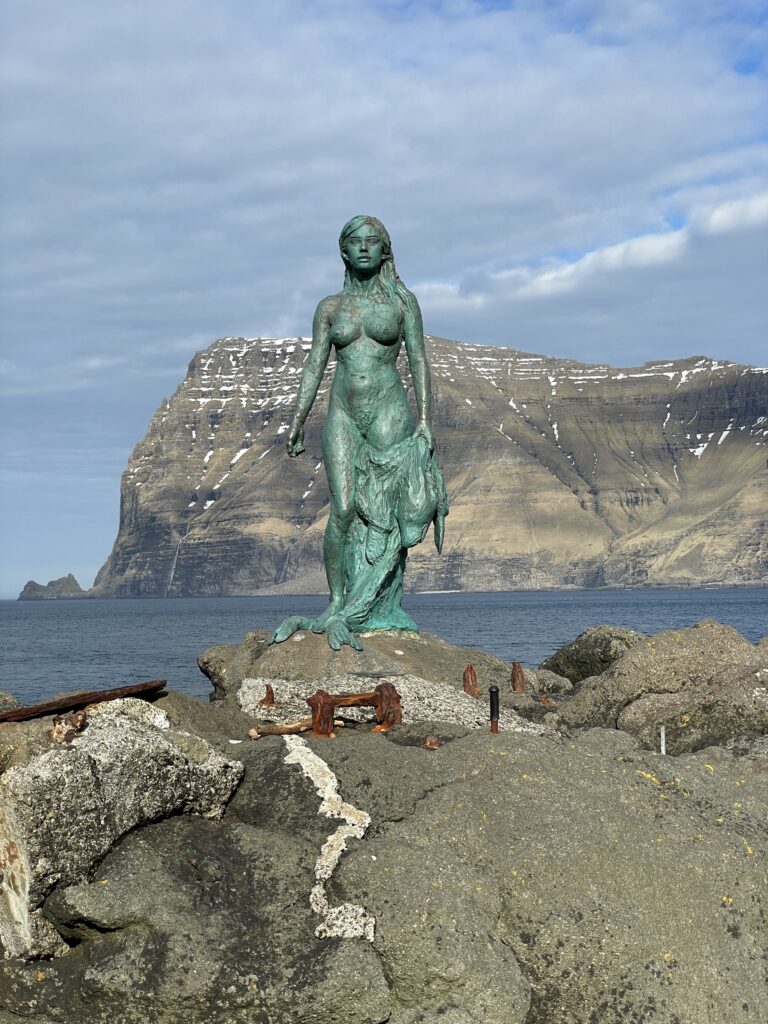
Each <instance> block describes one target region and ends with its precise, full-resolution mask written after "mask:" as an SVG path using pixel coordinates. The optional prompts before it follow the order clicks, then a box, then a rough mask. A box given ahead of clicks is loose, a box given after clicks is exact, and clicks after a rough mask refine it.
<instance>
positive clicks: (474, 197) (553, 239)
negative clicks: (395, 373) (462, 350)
mask: <svg viewBox="0 0 768 1024" xmlns="http://www.w3.org/2000/svg"><path fill="white" fill-rule="evenodd" d="M4 22H5V24H4V36H3V41H2V43H0V46H1V47H2V53H0V58H2V60H0V65H2V71H1V72H0V74H2V81H1V82H0V87H2V89H3V92H4V96H5V98H6V101H5V109H4V124H3V139H4V150H5V154H6V159H5V161H4V162H3V166H2V169H0V190H1V191H2V194H3V195H4V196H12V197H13V201H12V203H11V202H6V204H5V206H4V208H3V210H2V217H1V218H0V252H2V256H0V259H2V267H1V268H0V270H1V273H0V302H1V303H2V310H3V318H2V321H3V332H4V340H3V348H4V352H5V358H6V360H7V361H8V363H10V364H11V365H10V372H9V373H8V375H7V377H6V383H7V387H6V391H5V398H6V402H5V409H4V411H3V416H4V419H5V420H10V421H14V420H16V419H18V420H19V422H21V421H24V422H25V423H27V426H28V431H29V433H28V435H27V441H26V442H25V443H26V444H27V445H28V446H29V447H30V449H31V448H35V447H37V451H38V455H37V458H38V459H42V458H44V455H43V454H41V452H42V449H41V446H40V445H37V446H36V445H35V438H36V436H37V435H36V430H37V429H38V426H36V424H42V423H45V422H47V420H48V418H49V417H51V416H53V415H66V414H67V413H66V411H65V410H66V408H67V405H66V402H67V398H66V396H67V395H70V396H71V395H73V394H79V395H81V396H87V398H88V401H87V402H86V403H85V404H87V405H89V406H92V407H94V408H98V409H99V410H101V412H100V415H103V416H105V417H111V420H110V423H111V422H114V424H115V426H116V427H117V428H119V430H120V431H122V439H123V441H122V443H123V447H124V448H125V449H126V450H127V449H129V448H130V446H131V445H132V444H133V442H135V441H136V440H137V439H138V437H139V436H140V435H141V434H142V433H143V431H144V429H145V427H146V419H147V417H148V415H149V413H151V410H152V408H154V407H156V406H157V405H158V404H159V402H160V399H161V398H162V397H163V396H164V395H165V394H167V393H168V392H169V391H171V390H172V389H173V384H174V383H175V381H176V380H178V379H180V378H181V376H182V375H183V373H184V370H185V367H186V364H187V362H188V360H189V358H190V357H191V355H192V353H193V351H194V350H195V349H196V348H200V347H202V346H203V345H204V344H206V343H208V342H209V341H210V340H213V339H214V338H216V337H218V336H221V335H237V334H249V335H263V336H265V335H269V334H278V335H288V334H299V333H307V332H308V331H309V328H310V323H311V317H312V312H313V309H314V306H315V304H316V303H317V301H318V299H319V298H320V297H321V296H323V295H325V294H328V293H329V292H332V291H336V290H337V289H338V288H339V286H340V283H341V268H340V264H339V259H338V252H337V247H336V238H337V234H338V231H339V228H340V227H341V225H342V224H343V223H344V222H345V221H346V220H347V219H348V217H349V216H350V215H351V214H353V213H357V212H361V211H368V212H371V213H375V214H376V215H378V216H380V217H381V218H382V219H383V220H384V222H385V223H386V224H387V226H388V227H389V229H390V231H391V233H392V236H393V239H394V245H395V255H396V258H397V264H398V268H399V270H400V272H401V274H402V276H403V278H404V280H405V281H406V282H408V283H409V284H410V285H411V286H412V287H414V288H415V289H416V290H417V292H418V295H419V298H420V300H421V302H422V305H423V307H424V311H425V316H426V322H427V328H428V330H431V331H432V332H433V333H441V334H445V335H447V336H450V337H458V338H463V339H465V340H474V341H493V342H496V343H505V344H516V345H519V346H520V347H529V348H531V349H534V350H539V351H542V350H547V349H550V350H551V351H563V352H564V351H566V350H569V351H573V352H574V354H576V355H577V357H580V358H583V359H585V360H595V361H597V360H604V359H609V360H610V359H613V360H614V361H617V362H622V363H624V364H627V363H632V362H634V363H638V362H642V361H644V360H645V359H646V358H650V357H651V356H652V354H653V352H654V351H655V350H658V349H664V350H665V351H668V350H669V349H670V348H671V347H676V348H677V349H679V354H681V355H682V354H687V353H688V352H690V351H692V350H693V351H696V350H700V349H701V348H702V346H704V345H706V347H707V348H708V350H709V351H710V352H711V353H712V354H713V355H718V354H722V353H723V350H724V348H725V347H727V353H728V355H729V357H730V358H736V359H742V360H744V361H749V360H757V359H758V355H757V353H758V350H759V348H760V346H762V344H763V343H762V338H764V334H765V324H764V321H763V318H764V315H765V307H764V299H763V291H764V289H763V282H762V280H761V279H760V276H759V275H760V273H761V272H763V268H764V261H763V258H762V257H761V255H760V249H759V245H758V243H757V236H758V233H759V231H760V229H761V225H762V223H763V221H762V220H761V218H762V213H761V210H762V209H763V207H762V206H761V205H760V204H761V203H764V201H765V200H764V199H763V198H761V195H762V193H763V191H764V187H765V186H764V182H765V180H766V173H768V143H766V132H765V127H766V126H765V110H766V109H768V107H767V105H766V102H765V100H766V96H765V93H766V89H765V82H766V69H765V62H764V53H765V52H766V42H767V40H766V21H765V17H764V5H763V4H760V3H757V2H752V0H738V2H732V3H728V4H725V3H723V2H721V0H699V2H696V3H694V2H693V0H675V2H664V3H655V2H648V0H646V2H637V0H631V2H630V0H553V2H552V3H547V4H541V3H538V2H534V0H521V2H517V3H514V4H512V3H504V2H500V0H499V2H496V0H485V2H480V0H407V2H406V0H329V2H327V3H324V4H322V5H317V4H314V3H310V2H309V0H284V2H283V3H281V4H275V5H267V4H252V3H247V2H245V0H221V2H220V3H217V4H210V3H208V2H204V0H166V2H165V3H162V4H156V3H154V4H150V3H149V2H147V0H111V2H110V3H109V4H104V3H99V2H96V0H80V2H78V3H75V4H68V5H62V4H60V3H57V2H54V0H27V2H26V3H24V4H19V5H11V7H10V8H9V10H8V11H7V12H6V13H5V16H4ZM747 257H749V259H748V258H747ZM649 286H652V288H653V291H652V293H650V294H649V290H648V289H649ZM57 395H58V396H59V397H57ZM35 400H37V401H39V402H40V405H39V407H38V408H37V409H35V410H34V414H32V413H30V414H29V416H28V415H27V410H28V407H29V404H30V403H32V402H34V401H35ZM69 414H70V415H71V411H70V413H69ZM102 433H103V430H100V428H99V427H98V425H96V426H94V435H93V436H94V441H93V444H94V446H96V445H98V443H99V441H98V439H99V437H100V435H101V434H102ZM120 468H121V467H119V466H118V465H115V467H114V469H115V473H116V474H118V473H119V469H120Z"/></svg>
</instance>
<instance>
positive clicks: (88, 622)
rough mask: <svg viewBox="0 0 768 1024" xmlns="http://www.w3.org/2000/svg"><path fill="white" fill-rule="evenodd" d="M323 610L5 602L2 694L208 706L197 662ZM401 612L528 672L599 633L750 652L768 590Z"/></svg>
mask: <svg viewBox="0 0 768 1024" xmlns="http://www.w3.org/2000/svg"><path fill="white" fill-rule="evenodd" d="M325 604H326V601H325V598H323V597H318V596H311V597H306V596H304V597H302V596H282V597H242V598H180V599H174V600H167V601H163V600H159V599H135V600H101V601H96V600H82V601H81V600H74V601H0V690H5V691H6V692H9V693H12V694H13V695H14V696H15V697H16V698H17V699H18V700H21V701H22V702H23V703H25V704H27V703H28V704H32V703H35V702H37V701H42V700H46V699H48V698H50V697H52V696H54V695H55V694H57V693H61V692H65V691H70V690H76V689H77V690H79V689H89V690H90V689H100V688H105V689H106V688H109V687H113V686H121V685H125V684H128V683H138V682H143V681H145V680H147V679H157V678H163V679H167V680H168V683H169V685H170V686H173V687H174V688H176V689H180V690H184V691H186V692H187V693H191V694H196V695H199V696H207V695H208V694H209V693H210V692H211V687H210V684H209V683H208V680H207V679H206V678H205V677H204V676H203V675H202V673H201V672H200V670H199V669H198V667H197V662H196V658H197V656H198V654H200V653H202V651H204V650H205V649H206V648H207V647H212V646H214V645H216V644H234V643H238V642H239V641H240V640H241V639H242V637H243V635H244V633H246V632H247V631H248V630H252V629H272V628H274V627H275V626H276V625H277V624H278V623H279V622H280V621H281V619H283V618H284V617H285V616H286V615H296V614H306V615H316V614H318V613H319V612H320V611H321V610H322V609H323V608H324V607H325ZM403 604H404V607H405V608H407V610H408V611H409V613H410V614H411V615H412V616H413V617H414V619H415V620H416V621H417V622H418V623H419V626H420V628H421V629H422V631H425V632H430V633H437V634H438V635H439V636H442V637H444V638H445V639H446V640H448V641H450V642H451V643H455V644H462V645H466V646H470V647H477V648H480V649H481V650H485V651H489V652H491V653H492V654H496V655H498V656H499V657H500V658H503V659H505V660H506V661H515V660H516V661H522V662H523V664H526V665H536V664H538V663H539V662H540V661H542V660H543V659H544V658H546V657H547V656H548V655H550V654H552V653H553V652H554V651H556V650H557V648H558V647H561V646H562V645H563V644H564V643H567V642H568V641H569V640H573V639H574V637H576V636H577V635H578V634H579V633H580V632H581V631H582V630H584V629H587V628H588V627H589V626H595V625H598V624H600V623H611V624H612V625H616V626H628V627H630V628H632V629H637V630H639V631H640V632H643V633H656V632H658V631H659V630H662V629H671V628H679V627H681V626H691V625H693V624H694V623H696V622H699V621H700V620H701V619H706V618H712V619H717V621H719V622H724V623H727V624H729V625H731V626H735V627H736V628H737V629H738V630H740V631H741V632H742V633H743V634H744V636H745V637H746V638H747V639H748V640H750V641H752V642H753V643H754V642H755V641H757V640H759V639H760V637H762V636H764V635H766V634H767V633H768V587H755V588H752V587H750V588H723V589H711V588H703V589H685V590H679V589H669V590H666V589H658V590H656V589H654V590H587V591H583V590H582V591H512V592H507V593H487V594H478V593H448V594H410V595H406V598H405V600H404V602H403Z"/></svg>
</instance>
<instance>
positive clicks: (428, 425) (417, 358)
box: [403, 292, 435, 451]
mask: <svg viewBox="0 0 768 1024" xmlns="http://www.w3.org/2000/svg"><path fill="white" fill-rule="evenodd" d="M403 337H404V340H405V349H406V351H407V353H408V362H409V364H410V367H411V376H412V378H413V391H414V394H415V396H416V409H417V410H418V414H419V422H418V423H417V425H416V430H415V432H414V433H415V434H420V435H421V436H422V437H424V438H426V440H427V441H428V443H429V450H430V451H434V448H435V440H434V437H433V436H432V378H431V376H430V372H429V363H428V362H427V352H426V347H425V345H424V325H423V323H422V320H421V310H420V309H419V304H418V302H417V301H416V296H415V295H413V294H412V293H411V292H408V296H407V300H406V305H405V321H404V323H403Z"/></svg>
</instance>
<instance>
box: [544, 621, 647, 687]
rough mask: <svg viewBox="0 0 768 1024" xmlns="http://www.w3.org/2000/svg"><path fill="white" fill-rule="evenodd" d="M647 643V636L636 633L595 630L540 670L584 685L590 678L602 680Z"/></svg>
mask: <svg viewBox="0 0 768 1024" xmlns="http://www.w3.org/2000/svg"><path fill="white" fill-rule="evenodd" d="M644 639H645V637H644V636H643V634H642V633H638V632H636V631H635V630H634V629H624V628H623V627H622V626H592V627H591V628H590V629H585V630H584V632H583V633H579V635H578V636H577V637H576V639H575V640H572V641H571V642H570V643H568V644H566V645H565V646H564V647H561V648H560V649H559V650H558V651H555V653H554V654H552V655H550V657H549V658H545V660H544V661H542V663H541V665H540V666H539V668H541V669H548V670H549V671H550V672H556V673H557V674H558V675H560V676H565V678H566V679H569V680H570V681H571V682H572V683H580V682H582V681H583V680H584V679H588V678H589V677H590V676H599V675H600V674H601V673H602V672H605V670H606V669H607V668H610V667H611V665H613V664H614V662H616V661H618V660H619V658H621V657H623V655H624V654H626V652H627V651H628V650H629V649H630V648H632V647H634V646H635V645H636V644H638V643H640V642H641V641H642V640H644Z"/></svg>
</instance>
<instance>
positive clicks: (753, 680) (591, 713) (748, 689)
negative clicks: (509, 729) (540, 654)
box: [558, 620, 768, 754]
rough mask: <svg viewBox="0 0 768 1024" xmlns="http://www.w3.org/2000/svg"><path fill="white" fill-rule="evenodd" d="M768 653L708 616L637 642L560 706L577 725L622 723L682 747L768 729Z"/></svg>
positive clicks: (646, 739) (568, 723)
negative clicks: (687, 626) (689, 625)
mask: <svg viewBox="0 0 768 1024" xmlns="http://www.w3.org/2000/svg"><path fill="white" fill-rule="evenodd" d="M767 681H768V653H767V652H766V650H765V648H764V647H761V646H757V647H755V646H753V645H752V644H750V643H749V642H748V641H747V640H745V639H744V637H743V636H742V635H741V634H740V633H739V632H738V631H737V630H735V629H733V628H732V627H730V626H723V625H720V624H719V623H717V622H711V621H708V620H706V621H704V622H700V623H698V625H696V626H694V627H692V628H691V629H679V630H667V631H665V632H662V633H657V634H656V635H654V636H652V637H649V638H647V639H643V640H641V641H640V642H635V643H634V645H633V646H632V647H631V648H630V649H629V650H628V651H627V652H626V653H625V654H624V655H623V656H622V657H620V658H619V659H618V660H617V661H615V662H614V663H613V664H612V665H611V666H610V667H609V668H608V669H606V671H604V672H603V673H602V674H601V675H599V676H594V677H592V678H590V679H587V680H584V681H583V682H582V684H581V688H580V690H579V692H578V693H577V694H576V695H575V696H574V697H573V698H572V699H571V700H569V701H568V702H567V703H565V704H564V705H563V706H562V707H561V708H560V709H559V712H558V717H559V720H560V722H561V724H562V725H564V726H565V727H567V728H569V729H577V728H582V729H583V728H589V727H593V726H606V727H611V728H618V729H622V730H624V731H626V732H629V733H631V734H632V735H634V736H636V737H637V738H638V739H640V740H641V741H642V742H643V743H644V744H645V745H647V746H648V747H656V746H658V745H659V736H660V731H661V728H662V727H664V729H665V735H666V746H667V751H668V752H669V753H670V754H679V753H682V752H685V751H694V750H698V749H700V748H702V747H706V746H709V745H712V744H721V743H723V742H725V741H726V740H729V739H731V738H733V737H736V736H742V737H750V736H758V735H760V734H762V733H765V732H767V731H768V689H766V683H767Z"/></svg>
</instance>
